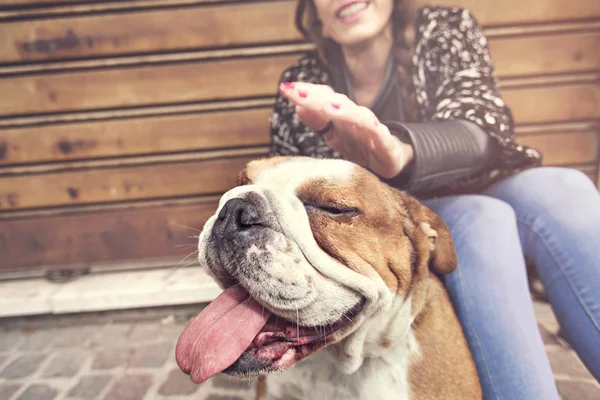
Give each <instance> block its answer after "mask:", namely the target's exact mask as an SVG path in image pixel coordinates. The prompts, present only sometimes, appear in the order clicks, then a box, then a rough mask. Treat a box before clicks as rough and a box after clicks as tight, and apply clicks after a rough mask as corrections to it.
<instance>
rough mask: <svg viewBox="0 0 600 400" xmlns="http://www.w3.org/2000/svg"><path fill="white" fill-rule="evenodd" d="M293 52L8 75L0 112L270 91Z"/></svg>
mask: <svg viewBox="0 0 600 400" xmlns="http://www.w3.org/2000/svg"><path fill="white" fill-rule="evenodd" d="M296 59H297V56H289V55H288V56H279V57H268V58H262V57H256V58H247V59H237V60H224V61H215V62H199V63H185V64H172V65H161V66H152V67H138V68H128V69H111V70H100V71H85V72H72V73H62V74H56V73H55V74H47V75H34V76H24V77H19V78H15V77H7V78H3V79H0V93H2V94H3V95H2V98H1V99H0V115H9V114H26V113H50V112H57V111H67V110H87V109H95V108H112V107H133V106H143V105H151V104H157V103H158V104H161V103H175V102H191V101H215V100H226V99H231V98H237V97H253V96H265V95H274V94H275V91H276V90H277V81H278V79H279V77H280V75H281V73H282V72H283V70H284V69H285V68H287V67H288V66H290V65H291V64H292V63H293V62H295V61H296Z"/></svg>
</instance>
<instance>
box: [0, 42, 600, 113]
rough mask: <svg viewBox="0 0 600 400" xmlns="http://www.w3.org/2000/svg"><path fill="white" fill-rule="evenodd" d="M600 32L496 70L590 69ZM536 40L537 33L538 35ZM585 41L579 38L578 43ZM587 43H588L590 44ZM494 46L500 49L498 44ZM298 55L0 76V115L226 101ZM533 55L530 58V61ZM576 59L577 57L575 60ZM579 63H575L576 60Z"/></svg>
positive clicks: (267, 84)
mask: <svg viewBox="0 0 600 400" xmlns="http://www.w3.org/2000/svg"><path fill="white" fill-rule="evenodd" d="M599 37H600V36H598V35H593V36H585V38H588V39H589V38H591V39H592V40H589V41H588V42H589V43H588V44H586V45H582V46H584V47H586V49H588V50H586V52H584V53H580V50H578V49H581V48H582V47H578V45H572V46H570V48H571V49H574V50H573V51H574V52H573V57H571V60H572V62H570V61H553V60H554V58H553V57H554V56H558V55H559V53H565V54H563V55H565V56H566V53H569V54H571V52H572V51H571V50H569V48H568V47H567V45H568V42H564V43H562V46H561V48H563V49H564V50H560V51H554V50H552V51H547V52H545V53H546V54H545V55H543V54H542V53H544V51H541V50H538V51H534V50H533V49H536V48H541V47H540V46H537V45H536V46H534V45H530V47H527V48H531V49H532V50H531V53H532V54H533V55H532V56H531V58H529V59H527V60H525V59H520V61H516V62H514V63H511V62H506V61H500V62H499V67H498V75H499V76H500V77H501V78H502V77H504V76H505V75H530V74H533V73H534V72H535V73H536V74H549V73H558V72H564V70H565V69H572V70H574V71H577V69H578V68H579V69H581V70H590V69H593V68H595V67H593V66H594V65H596V64H599V60H600V56H599V55H598V52H595V53H594V54H593V55H588V54H591V53H590V52H592V49H591V47H589V46H591V45H590V44H594V43H595V41H598V38H599ZM538 39H539V38H538ZM583 42H585V40H582V41H581V43H583ZM588 47H589V48H588ZM502 48H503V49H504V51H505V52H506V55H505V57H502V56H498V51H496V56H497V58H498V59H500V60H503V59H506V58H507V57H511V54H512V53H513V52H514V51H513V50H512V49H513V47H512V46H503V47H502ZM497 50H498V49H497ZM297 58H298V55H282V56H273V57H252V58H245V59H236V60H222V61H214V62H192V63H183V64H169V65H159V66H147V67H137V68H123V69H109V70H92V71H82V72H72V73H51V74H44V75H32V76H29V75H28V76H23V77H6V78H3V79H0V93H5V94H6V96H5V97H3V98H2V99H0V115H11V114H12V115H15V114H17V115H18V114H26V113H50V112H57V111H76V110H87V109H98V108H113V107H134V106H138V107H139V106H148V105H152V104H160V103H178V102H192V101H196V102H197V101H214V100H226V99H232V98H236V97H253V96H265V95H269V94H274V93H275V91H276V83H277V81H278V79H279V77H280V75H281V73H282V72H283V70H285V69H286V68H287V67H289V66H290V65H291V64H292V63H294V62H295V61H296V60H297ZM528 60H534V61H528ZM577 60H579V61H577ZM577 63H579V65H578V66H576V65H575V64H577Z"/></svg>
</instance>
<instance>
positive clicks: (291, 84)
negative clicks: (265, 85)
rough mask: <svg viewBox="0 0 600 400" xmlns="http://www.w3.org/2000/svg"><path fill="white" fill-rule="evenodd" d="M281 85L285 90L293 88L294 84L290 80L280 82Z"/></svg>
mask: <svg viewBox="0 0 600 400" xmlns="http://www.w3.org/2000/svg"><path fill="white" fill-rule="evenodd" d="M281 87H283V88H284V89H286V90H291V89H293V88H294V84H293V83H291V82H282V83H281Z"/></svg>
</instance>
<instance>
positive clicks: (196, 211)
mask: <svg viewBox="0 0 600 400" xmlns="http://www.w3.org/2000/svg"><path fill="white" fill-rule="evenodd" d="M216 208H217V204H216V203H215V202H201V203H199V204H196V205H185V206H168V205H165V206H162V207H155V208H150V209H141V210H135V209H134V210H120V211H108V212H96V213H94V212H92V213H85V214H81V215H72V216H57V217H50V218H34V219H25V220H12V221H0V253H1V254H2V257H0V272H6V271H15V270H26V269H40V268H50V269H51V268H52V267H53V266H60V267H68V266H74V267H81V266H86V265H88V264H89V263H98V262H110V261H126V260H136V259H151V258H159V257H160V258H162V257H168V256H175V257H180V258H181V259H183V258H184V257H185V256H186V255H188V254H190V253H191V252H192V251H193V250H194V249H193V248H192V247H190V246H193V245H194V244H195V242H196V241H195V240H194V239H192V238H190V236H192V235H197V234H198V232H197V231H196V230H195V229H201V228H202V226H203V225H204V223H205V221H206V220H207V219H208V218H209V217H210V215H212V214H213V213H214V211H215V210H216ZM188 227H189V228H188ZM188 245H189V246H188ZM41 266H44V267H41Z"/></svg>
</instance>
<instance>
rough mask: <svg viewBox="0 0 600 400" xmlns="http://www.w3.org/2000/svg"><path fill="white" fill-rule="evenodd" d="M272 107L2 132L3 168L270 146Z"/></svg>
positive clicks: (1, 153)
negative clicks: (5, 166)
mask: <svg viewBox="0 0 600 400" xmlns="http://www.w3.org/2000/svg"><path fill="white" fill-rule="evenodd" d="M271 112H272V110H271V108H270V107H268V108H257V109H249V110H232V111H220V112H207V113H196V114H185V115H170V116H159V117H149V118H131V119H120V120H119V119H117V120H109V121H96V122H82V123H73V124H54V125H48V126H42V127H38V126H36V127H28V128H20V129H6V130H0V149H3V150H0V166H1V165H11V164H31V163H39V162H48V161H53V162H54V161H67V160H79V159H94V158H101V157H123V156H130V155H140V154H156V153H169V152H182V151H198V150H209V149H217V148H219V149H220V148H230V147H246V146H258V145H266V144H268V143H269V116H270V115H271Z"/></svg>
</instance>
